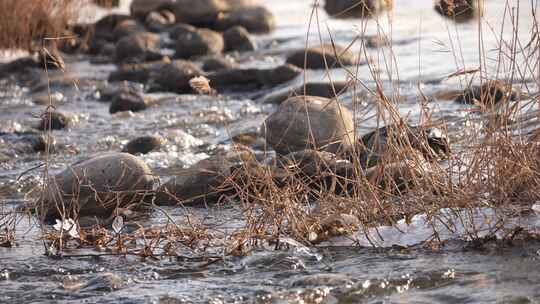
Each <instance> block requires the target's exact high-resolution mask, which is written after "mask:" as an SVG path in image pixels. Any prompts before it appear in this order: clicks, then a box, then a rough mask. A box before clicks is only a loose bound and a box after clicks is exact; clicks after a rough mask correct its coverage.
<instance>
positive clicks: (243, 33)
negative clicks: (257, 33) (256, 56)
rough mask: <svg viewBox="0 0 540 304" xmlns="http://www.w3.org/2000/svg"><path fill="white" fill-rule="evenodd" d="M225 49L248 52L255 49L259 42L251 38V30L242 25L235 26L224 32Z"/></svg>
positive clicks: (227, 50)
mask: <svg viewBox="0 0 540 304" xmlns="http://www.w3.org/2000/svg"><path fill="white" fill-rule="evenodd" d="M223 39H224V40H225V51H226V52H230V51H238V52H248V51H254V50H255V49H256V48H257V44H256V43H255V41H254V40H253V39H252V38H251V36H250V34H249V32H248V31H247V30H246V29H245V28H244V27H242V26H233V27H231V28H230V29H228V30H227V31H225V32H224V33H223Z"/></svg>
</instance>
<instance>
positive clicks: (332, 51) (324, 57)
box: [286, 44, 357, 70]
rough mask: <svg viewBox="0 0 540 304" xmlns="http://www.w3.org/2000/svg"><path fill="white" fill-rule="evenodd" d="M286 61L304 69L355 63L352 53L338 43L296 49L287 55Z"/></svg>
mask: <svg viewBox="0 0 540 304" xmlns="http://www.w3.org/2000/svg"><path fill="white" fill-rule="evenodd" d="M286 61H287V63H289V64H292V65H295V66H297V67H299V68H306V69H314V70H318V69H325V68H326V67H327V66H328V68H329V69H332V68H340V67H341V65H344V66H351V65H355V64H356V62H357V61H356V58H355V56H354V54H353V53H352V52H351V51H350V50H347V49H345V48H343V47H340V46H338V45H331V44H323V45H320V46H315V47H310V48H308V49H305V50H304V49H302V50H297V51H294V52H292V53H291V54H289V56H287V60H286Z"/></svg>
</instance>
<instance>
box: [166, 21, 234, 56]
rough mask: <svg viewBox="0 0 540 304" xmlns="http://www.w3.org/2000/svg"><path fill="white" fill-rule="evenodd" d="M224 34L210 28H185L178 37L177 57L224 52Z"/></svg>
mask: <svg viewBox="0 0 540 304" xmlns="http://www.w3.org/2000/svg"><path fill="white" fill-rule="evenodd" d="M224 47H225V43H224V41H223V36H222V35H221V34H220V33H218V32H214V31H212V30H209V29H192V30H190V29H189V28H184V30H183V31H181V32H180V33H178V35H177V37H176V57H178V58H184V59H187V58H190V57H193V56H202V55H216V54H220V53H221V52H223V49H224Z"/></svg>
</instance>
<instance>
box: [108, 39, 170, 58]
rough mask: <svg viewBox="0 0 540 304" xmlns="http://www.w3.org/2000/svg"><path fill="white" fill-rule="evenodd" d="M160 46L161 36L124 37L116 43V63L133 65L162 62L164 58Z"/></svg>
mask: <svg viewBox="0 0 540 304" xmlns="http://www.w3.org/2000/svg"><path fill="white" fill-rule="evenodd" d="M159 44H160V38H159V36H158V35H156V34H152V33H139V34H134V35H130V36H127V37H124V38H122V39H120V40H119V41H118V42H117V43H116V53H115V61H116V62H118V63H124V62H130V63H133V62H145V61H152V60H160V59H161V58H162V57H163V56H162V55H161V54H160V50H159Z"/></svg>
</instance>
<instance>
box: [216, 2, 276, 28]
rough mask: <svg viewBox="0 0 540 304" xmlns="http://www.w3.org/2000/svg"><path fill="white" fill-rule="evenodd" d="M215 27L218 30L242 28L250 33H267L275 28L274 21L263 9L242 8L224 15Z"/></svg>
mask: <svg viewBox="0 0 540 304" xmlns="http://www.w3.org/2000/svg"><path fill="white" fill-rule="evenodd" d="M215 26H216V27H217V28H218V29H220V30H227V29H229V28H231V27H234V26H242V27H243V28H245V29H246V30H248V31H249V32H250V33H269V32H271V31H273V30H274V29H275V28H276V19H275V17H274V15H273V14H272V13H271V12H270V11H269V10H268V9H267V8H265V7H262V6H253V7H244V8H239V9H235V10H232V11H231V12H228V13H224V14H223V15H221V16H220V18H219V19H218V20H217V22H216V25H215Z"/></svg>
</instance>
